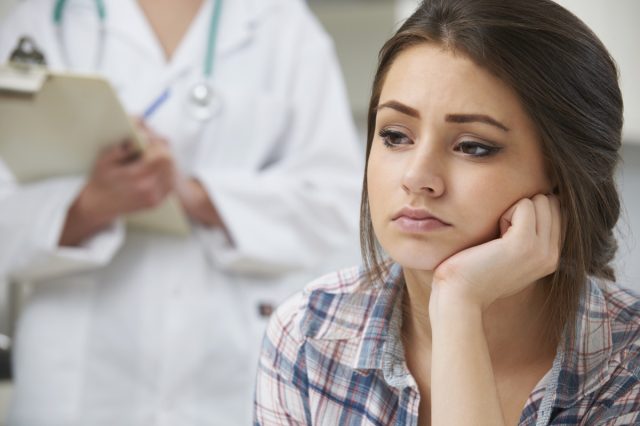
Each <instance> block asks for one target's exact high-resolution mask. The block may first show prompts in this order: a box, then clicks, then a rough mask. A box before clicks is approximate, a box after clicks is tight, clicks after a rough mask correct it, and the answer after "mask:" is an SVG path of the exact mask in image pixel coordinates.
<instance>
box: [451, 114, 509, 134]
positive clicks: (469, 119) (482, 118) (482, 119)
mask: <svg viewBox="0 0 640 426" xmlns="http://www.w3.org/2000/svg"><path fill="white" fill-rule="evenodd" d="M444 120H445V121H447V122H449V123H485V124H490V125H492V126H495V127H497V128H498V129H500V130H502V131H505V132H508V131H509V128H508V127H507V126H505V125H504V124H502V123H501V122H499V121H498V120H496V119H495V118H491V117H489V116H488V115H483V114H447V115H446V116H445V118H444Z"/></svg>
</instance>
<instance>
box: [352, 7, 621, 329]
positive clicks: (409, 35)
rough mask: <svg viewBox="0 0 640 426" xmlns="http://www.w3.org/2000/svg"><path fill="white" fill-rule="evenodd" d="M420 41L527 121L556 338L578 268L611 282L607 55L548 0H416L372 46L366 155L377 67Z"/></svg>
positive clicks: (380, 73) (371, 244) (374, 265)
mask: <svg viewBox="0 0 640 426" xmlns="http://www.w3.org/2000/svg"><path fill="white" fill-rule="evenodd" d="M422 43H437V44H439V45H442V46H443V47H445V48H447V49H450V50H452V51H455V52H460V53H462V54H464V55H466V56H467V57H468V58H470V59H471V60H472V61H474V62H475V63H476V64H477V65H479V66H481V67H483V68H484V69H486V70H488V71H489V72H491V73H492V74H494V75H496V76H497V77H498V78H500V79H501V80H502V81H504V82H505V83H506V84H507V85H509V86H510V87H511V88H513V89H514V90H515V92H516V93H517V95H518V96H519V98H520V101H521V103H522V105H523V106H524V108H525V111H526V112H527V113H528V114H529V116H530V118H531V119H532V121H533V123H534V125H535V126H536V128H537V131H538V133H539V135H540V139H541V147H542V151H543V155H544V158H545V161H546V166H547V171H548V173H549V176H550V177H551V179H552V181H553V182H554V183H555V185H557V192H558V195H559V199H560V204H561V209H562V212H563V224H562V225H563V226H562V228H563V246H562V250H561V258H560V265H559V267H558V269H557V271H556V272H555V273H554V274H553V275H552V276H551V277H550V285H549V286H547V288H548V298H547V308H548V312H549V318H550V324H552V330H551V332H552V333H553V336H554V337H555V338H559V336H560V335H561V333H562V330H563V329H564V327H565V325H566V324H568V323H569V321H572V320H573V319H574V318H575V314H576V311H577V307H578V303H579V299H580V295H581V293H582V291H583V290H584V288H585V283H586V279H587V276H588V275H593V276H596V277H599V278H604V279H608V280H615V275H614V272H613V269H612V268H611V266H610V265H609V262H610V261H611V260H612V259H613V257H614V254H615V252H616V249H617V244H616V241H615V238H614V236H613V227H614V226H615V224H616V222H617V220H618V216H619V213H620V200H619V197H618V192H617V189H616V185H615V182H614V172H615V167H616V165H617V162H618V158H619V154H618V150H619V148H620V144H621V142H620V140H621V130H622V109H623V108H622V96H621V93H620V89H619V86H618V74H617V69H616V66H615V63H614V61H613V59H612V58H611V56H610V55H609V53H608V52H607V50H606V48H605V47H604V45H603V44H602V43H601V42H600V40H599V39H598V38H597V37H596V36H595V35H594V34H593V32H591V30H590V29H589V28H588V27H587V26H586V25H585V24H584V23H583V22H582V21H580V20H579V19H578V18H577V17H576V16H574V15H573V14H571V13H570V12H569V11H567V10H566V9H564V8H562V7H561V6H559V5H557V4H555V3H553V2H552V1H549V0H508V1H505V0H425V1H423V2H422V4H420V6H419V7H418V9H417V10H416V11H415V12H414V13H413V15H411V17H410V18H409V19H407V21H406V22H405V23H404V24H403V25H402V27H401V28H400V29H399V30H398V31H397V32H396V33H395V35H394V36H393V37H392V38H391V39H390V40H389V41H387V42H386V43H385V45H384V46H383V47H382V50H381V51H380V55H379V61H378V69H377V72H376V75H375V78H374V82H373V89H372V95H371V102H370V105H369V113H368V135H367V149H366V158H367V162H368V159H369V154H370V152H371V144H372V140H373V138H374V132H375V123H376V107H377V105H378V102H379V99H380V93H381V91H382V86H383V84H384V80H385V77H386V75H387V72H388V71H389V69H390V67H391V65H392V64H393V62H394V60H395V58H396V57H397V56H398V55H399V54H400V53H401V52H402V51H404V50H406V49H407V48H409V47H411V46H414V45H417V44H422ZM367 170H368V168H365V178H364V183H363V192H362V202H361V209H360V240H361V247H362V255H363V260H364V265H365V267H366V268H367V269H368V271H369V272H370V276H371V277H372V278H371V279H372V280H373V281H374V282H375V281H376V280H378V279H379V278H380V276H381V275H382V274H383V273H384V271H385V264H384V263H383V262H382V258H383V257H382V255H381V253H380V251H379V249H380V247H379V244H378V242H377V239H376V237H375V235H374V232H373V226H372V223H371V216H370V212H369V197H368V192H367V186H366V182H367V178H366V174H367ZM568 331H569V332H570V333H572V329H569V330H568Z"/></svg>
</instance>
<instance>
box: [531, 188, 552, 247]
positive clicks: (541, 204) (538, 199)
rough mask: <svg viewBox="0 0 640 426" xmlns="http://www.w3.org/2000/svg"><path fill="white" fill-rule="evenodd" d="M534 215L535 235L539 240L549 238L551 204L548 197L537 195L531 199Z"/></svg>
mask: <svg viewBox="0 0 640 426" xmlns="http://www.w3.org/2000/svg"><path fill="white" fill-rule="evenodd" d="M532 202H533V206H534V208H535V215H536V235H537V236H538V237H539V238H542V239H543V240H544V239H547V240H548V239H549V238H551V220H552V218H551V204H550V199H549V196H547V195H543V194H538V195H536V196H534V197H533V198H532Z"/></svg>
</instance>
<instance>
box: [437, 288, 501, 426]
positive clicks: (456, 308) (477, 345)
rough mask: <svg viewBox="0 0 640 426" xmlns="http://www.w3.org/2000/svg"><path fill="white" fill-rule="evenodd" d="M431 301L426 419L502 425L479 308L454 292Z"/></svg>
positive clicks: (449, 424)
mask: <svg viewBox="0 0 640 426" xmlns="http://www.w3.org/2000/svg"><path fill="white" fill-rule="evenodd" d="M432 297H434V295H432ZM432 303H433V304H432V308H431V309H430V315H431V327H432V339H433V346H432V360H431V362H432V364H431V369H432V370H431V424H432V425H434V426H457V425H460V426H463V425H465V426H466V425H470V424H472V425H478V426H481V425H488V426H489V425H490V426H500V425H504V424H505V423H504V417H503V414H502V409H501V406H500V400H499V397H498V390H497V386H496V382H495V377H494V374H493V368H492V365H491V358H490V355H489V348H488V345H487V339H486V337H485V334H484V329H483V323H482V310H481V309H480V307H478V306H474V305H472V304H468V303H465V302H462V301H460V300H457V299H455V298H446V297H441V298H440V300H438V301H436V302H433V301H432Z"/></svg>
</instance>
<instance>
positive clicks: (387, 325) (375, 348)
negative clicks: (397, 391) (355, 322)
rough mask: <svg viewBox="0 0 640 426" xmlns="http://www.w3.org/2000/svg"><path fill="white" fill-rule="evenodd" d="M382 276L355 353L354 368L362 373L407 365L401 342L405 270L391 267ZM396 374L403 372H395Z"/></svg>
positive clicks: (394, 265) (396, 266)
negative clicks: (403, 275)
mask: <svg viewBox="0 0 640 426" xmlns="http://www.w3.org/2000/svg"><path fill="white" fill-rule="evenodd" d="M386 270H387V273H386V275H385V276H383V279H382V280H381V281H382V284H380V287H379V288H378V291H377V293H376V299H375V302H374V305H373V309H372V310H371V314H370V315H369V316H368V317H367V318H366V322H365V326H364V331H363V334H362V338H361V340H360V344H359V346H358V349H357V351H356V356H355V362H354V366H353V367H354V368H355V369H362V370H370V369H381V368H382V367H383V365H387V367H389V368H392V365H391V364H393V365H396V364H397V362H395V361H399V362H400V363H404V350H403V349H402V344H401V342H400V341H399V336H400V334H399V333H400V326H401V323H402V316H401V314H402V312H401V309H400V306H399V302H400V299H401V297H400V296H401V294H402V289H403V288H404V284H403V282H404V281H403V278H402V268H401V267H400V265H398V264H395V263H394V264H392V265H390V266H389V267H388V268H387V269H386ZM395 373H397V374H400V373H401V372H400V371H398V370H397V368H396V370H395Z"/></svg>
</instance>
